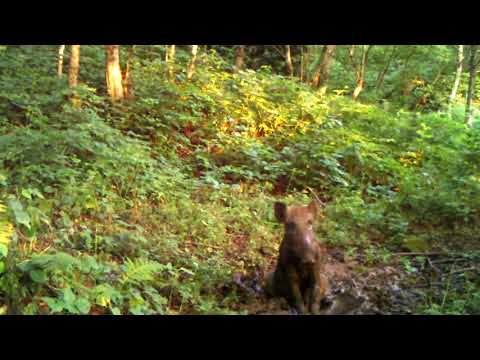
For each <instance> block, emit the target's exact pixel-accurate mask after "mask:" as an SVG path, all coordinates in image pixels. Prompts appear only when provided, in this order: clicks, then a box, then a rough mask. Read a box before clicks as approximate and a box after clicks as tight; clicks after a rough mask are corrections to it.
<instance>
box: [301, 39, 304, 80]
mask: <svg viewBox="0 0 480 360" xmlns="http://www.w3.org/2000/svg"><path fill="white" fill-rule="evenodd" d="M303 66H304V59H303V45H300V82H302V81H303V74H304V70H303Z"/></svg>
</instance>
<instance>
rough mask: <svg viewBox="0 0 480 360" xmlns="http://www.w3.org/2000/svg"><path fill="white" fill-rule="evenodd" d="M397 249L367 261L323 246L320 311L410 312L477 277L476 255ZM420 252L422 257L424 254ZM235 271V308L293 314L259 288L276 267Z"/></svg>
mask: <svg viewBox="0 0 480 360" xmlns="http://www.w3.org/2000/svg"><path fill="white" fill-rule="evenodd" d="M414 255H415V254H412V253H399V254H397V255H396V256H395V255H394V256H393V258H392V259H391V261H389V262H388V263H383V264H370V263H369V262H368V261H366V259H365V258H364V257H363V256H361V255H360V256H356V257H350V256H347V255H346V254H345V252H344V251H343V250H341V249H339V248H333V247H330V248H328V260H327V264H326V268H325V274H326V276H327V278H328V280H329V287H328V289H327V294H326V299H325V301H324V302H323V303H322V309H321V314H322V315H411V314H416V313H417V311H418V308H419V307H420V306H424V305H425V299H426V298H434V297H440V298H443V302H445V300H446V297H447V296H448V294H449V289H453V288H454V289H455V290H456V291H460V292H462V291H463V290H464V289H463V287H464V285H465V279H464V278H462V277H463V276H464V275H465V272H466V273H467V277H470V278H475V277H478V275H479V267H478V263H479V260H480V258H475V257H466V256H458V255H456V256H452V255H451V254H450V255H447V254H441V253H429V254H419V256H414ZM423 255H425V256H423ZM271 260H272V266H271V267H269V268H268V269H265V271H263V272H262V271H255V272H253V273H249V274H247V275H245V276H241V275H238V274H237V275H236V276H235V277H234V279H233V283H234V284H235V285H236V286H237V287H238V288H240V289H241V290H242V292H243V303H241V304H239V305H238V309H237V310H244V311H246V312H247V313H248V314H250V315H294V314H296V312H295V310H294V309H292V308H290V307H289V306H288V304H287V302H286V301H285V299H268V298H267V297H266V296H265V294H264V291H263V288H264V279H265V276H266V274H268V273H269V272H270V271H274V269H275V259H274V258H272V259H271Z"/></svg>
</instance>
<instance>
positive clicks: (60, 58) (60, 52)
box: [57, 45, 65, 79]
mask: <svg viewBox="0 0 480 360" xmlns="http://www.w3.org/2000/svg"><path fill="white" fill-rule="evenodd" d="M64 51H65V45H60V47H59V48H58V63H57V76H58V78H59V79H61V78H62V75H63V52H64Z"/></svg>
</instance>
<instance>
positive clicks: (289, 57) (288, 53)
mask: <svg viewBox="0 0 480 360" xmlns="http://www.w3.org/2000/svg"><path fill="white" fill-rule="evenodd" d="M285 59H286V61H287V68H288V75H289V76H293V63H292V53H291V51H290V45H285Z"/></svg>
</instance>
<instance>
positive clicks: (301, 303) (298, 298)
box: [267, 201, 327, 314]
mask: <svg viewBox="0 0 480 360" xmlns="http://www.w3.org/2000/svg"><path fill="white" fill-rule="evenodd" d="M274 209H275V216H276V218H277V220H278V221H280V222H282V223H283V224H284V225H285V236H284V238H283V241H282V244H281V245H280V254H279V257H278V261H277V267H276V269H275V272H274V273H273V275H272V276H270V278H269V279H267V295H269V296H276V297H285V298H286V299H287V300H288V301H289V303H290V305H291V306H293V307H295V308H296V309H297V311H298V312H299V313H301V314H305V313H307V312H310V313H313V314H318V313H319V311H320V302H321V300H322V299H323V297H324V296H325V290H326V287H327V283H326V281H327V280H326V278H325V276H324V275H323V270H324V266H325V260H326V251H325V249H324V248H323V247H322V246H320V244H319V243H318V242H317V241H316V240H315V234H314V232H313V223H314V222H315V220H316V218H317V217H318V212H319V211H318V208H317V205H316V204H315V202H313V201H312V202H311V203H310V204H309V205H308V206H305V207H287V206H286V205H285V204H283V203H275V206H274Z"/></svg>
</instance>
